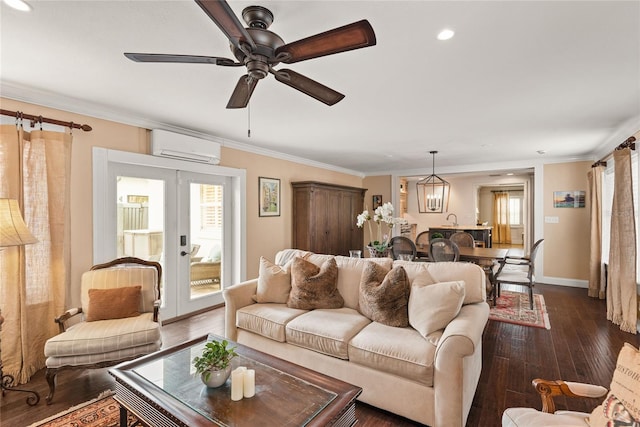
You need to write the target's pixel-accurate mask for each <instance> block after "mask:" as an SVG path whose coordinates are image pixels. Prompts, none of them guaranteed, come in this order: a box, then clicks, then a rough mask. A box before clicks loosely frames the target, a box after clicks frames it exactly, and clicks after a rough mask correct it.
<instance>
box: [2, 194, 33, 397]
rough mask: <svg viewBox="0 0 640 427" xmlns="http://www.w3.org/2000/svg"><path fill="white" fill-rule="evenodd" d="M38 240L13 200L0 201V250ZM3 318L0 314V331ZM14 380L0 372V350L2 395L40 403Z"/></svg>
mask: <svg viewBox="0 0 640 427" xmlns="http://www.w3.org/2000/svg"><path fill="white" fill-rule="evenodd" d="M37 241H38V239H36V238H35V237H33V235H32V234H31V232H30V231H29V229H28V228H27V225H26V224H25V223H24V220H23V219H22V214H21V213H20V206H19V205H18V201H17V200H15V199H0V250H2V249H4V248H6V247H10V246H24V245H30V244H31V243H36V242H37ZM3 322H4V318H3V317H2V314H1V313H0V329H1V328H2V323H3ZM14 381H15V380H14V378H13V376H11V375H5V374H4V373H3V371H2V350H0V388H1V389H2V394H4V393H5V391H21V392H24V393H31V394H32V395H33V396H29V397H28V398H27V404H29V405H31V406H34V405H37V404H38V402H39V401H40V395H39V394H38V393H36V392H35V391H31V390H22V389H18V388H13V383H14Z"/></svg>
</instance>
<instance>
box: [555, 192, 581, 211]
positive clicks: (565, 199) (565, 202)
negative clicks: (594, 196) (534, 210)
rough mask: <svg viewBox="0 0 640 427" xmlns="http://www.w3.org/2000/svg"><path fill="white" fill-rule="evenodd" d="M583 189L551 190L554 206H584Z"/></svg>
mask: <svg viewBox="0 0 640 427" xmlns="http://www.w3.org/2000/svg"><path fill="white" fill-rule="evenodd" d="M585 194H586V192H585V191H580V190H569V191H554V192H553V207H554V208H584V207H585Z"/></svg>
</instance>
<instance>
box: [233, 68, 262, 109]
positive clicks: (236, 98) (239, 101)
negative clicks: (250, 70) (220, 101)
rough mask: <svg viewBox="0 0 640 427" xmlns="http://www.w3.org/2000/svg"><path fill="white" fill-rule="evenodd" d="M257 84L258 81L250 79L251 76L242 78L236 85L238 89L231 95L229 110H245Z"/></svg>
mask: <svg viewBox="0 0 640 427" xmlns="http://www.w3.org/2000/svg"><path fill="white" fill-rule="evenodd" d="M257 84H258V80H257V79H251V78H249V75H247V74H245V75H244V76H242V77H240V80H238V83H237V84H236V88H235V89H234V90H233V93H232V94H231V98H229V102H228V103H227V108H245V107H246V106H247V104H248V103H249V99H251V94H252V93H253V90H254V89H255V88H256V85H257Z"/></svg>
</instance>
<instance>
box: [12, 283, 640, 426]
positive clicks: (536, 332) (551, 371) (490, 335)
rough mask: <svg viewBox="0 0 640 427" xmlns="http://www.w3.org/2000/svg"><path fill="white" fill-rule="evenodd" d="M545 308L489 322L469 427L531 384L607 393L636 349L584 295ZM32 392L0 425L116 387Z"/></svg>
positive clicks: (388, 418)
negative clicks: (583, 386) (521, 319)
mask: <svg viewBox="0 0 640 427" xmlns="http://www.w3.org/2000/svg"><path fill="white" fill-rule="evenodd" d="M534 289H535V290H536V292H537V293H542V294H543V295H544V298H545V302H546V304H547V310H548V312H549V319H550V321H551V330H545V329H538V328H531V327H525V326H518V325H511V324H507V323H501V322H494V321H489V323H488V324H487V327H486V329H485V332H484V337H483V370H482V375H481V378H480V383H479V385H478V389H477V391H476V396H475V399H474V401H473V406H472V408H471V412H470V414H469V419H468V422H467V426H487V427H488V426H499V425H500V419H501V416H502V411H503V410H504V409H505V408H508V407H512V406H528V407H534V408H538V409H540V406H541V404H540V401H539V399H538V397H537V395H536V394H535V392H534V390H533V387H532V386H531V380H532V379H533V378H537V377H540V378H548V379H558V378H561V379H565V380H571V381H580V382H587V383H593V384H600V385H604V386H606V387H608V386H609V383H610V382H611V376H612V374H613V369H614V366H615V362H616V357H617V354H618V351H619V350H620V348H621V347H622V345H623V343H624V342H629V343H631V344H633V345H635V346H636V347H638V346H640V336H639V335H631V334H628V333H624V332H621V331H620V329H619V328H618V327H617V326H615V325H613V324H611V323H610V322H608V321H607V320H606V314H605V313H606V304H605V302H604V301H598V300H593V299H591V298H588V297H587V296H586V290H585V289H578V288H568V287H560V286H550V285H536V287H535V288H534ZM223 310H224V309H216V310H212V311H209V312H206V313H202V314H199V315H196V316H193V317H191V318H188V319H185V320H181V321H179V322H175V323H170V324H168V325H165V326H164V327H163V338H164V345H165V346H171V345H174V344H177V343H180V342H183V341H186V340H188V339H190V338H195V337H198V336H201V335H204V334H206V333H209V332H213V333H217V334H222V333H223V332H224V315H223ZM21 387H23V388H28V389H32V390H36V391H38V392H39V393H40V395H41V397H42V400H41V402H40V403H39V404H38V405H37V406H35V407H29V406H27V404H26V403H25V398H26V395H25V394H23V393H17V392H9V393H7V394H6V395H5V396H4V397H3V398H2V402H1V404H0V424H1V425H2V426H3V427H4V426H7V427H9V426H12V427H21V426H28V425H30V424H31V423H33V422H35V421H38V420H41V419H43V418H46V417H48V416H51V415H53V414H56V413H58V412H60V411H63V410H66V409H67V408H69V407H70V406H74V405H77V404H79V403H82V402H84V401H86V400H89V399H92V398H95V397H96V396H98V394H100V393H101V392H102V391H104V390H106V389H110V388H113V387H114V382H113V380H112V379H111V376H110V375H109V374H108V372H107V370H106V369H99V370H85V371H67V372H62V373H60V374H59V375H58V386H57V388H56V395H55V398H54V401H53V403H52V404H51V405H48V406H47V405H46V403H45V401H44V397H45V396H46V395H47V392H48V387H47V384H46V381H45V379H44V370H41V371H39V372H37V373H36V375H35V376H34V377H33V378H32V379H31V381H29V383H27V384H25V385H23V386H21ZM596 404H597V401H593V400H591V401H589V400H587V399H582V400H580V399H571V400H563V399H559V400H558V401H557V407H558V409H571V410H580V411H591V409H593V408H594V407H595V406H596ZM357 416H358V419H359V423H358V425H359V426H365V427H367V426H394V427H396V426H399V427H402V426H417V425H419V424H416V423H413V422H411V421H409V420H406V419H404V418H400V417H397V416H395V415H393V414H389V413H386V412H384V411H380V410H378V409H376V408H373V407H370V406H368V405H364V404H360V403H358V406H357Z"/></svg>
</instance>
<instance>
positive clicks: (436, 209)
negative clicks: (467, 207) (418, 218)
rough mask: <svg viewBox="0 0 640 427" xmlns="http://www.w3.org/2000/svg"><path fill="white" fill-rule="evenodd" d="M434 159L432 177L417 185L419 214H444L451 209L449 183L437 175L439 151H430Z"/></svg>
mask: <svg viewBox="0 0 640 427" xmlns="http://www.w3.org/2000/svg"><path fill="white" fill-rule="evenodd" d="M429 153H430V154H431V157H432V163H431V165H432V169H431V171H432V172H431V175H429V176H428V177H426V178H422V179H421V180H419V181H418V182H417V183H416V190H417V193H418V212H419V213H442V212H445V211H447V210H448V208H449V183H448V182H447V181H445V180H444V179H442V178H440V177H439V176H438V175H436V154H437V153H438V152H437V151H429Z"/></svg>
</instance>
